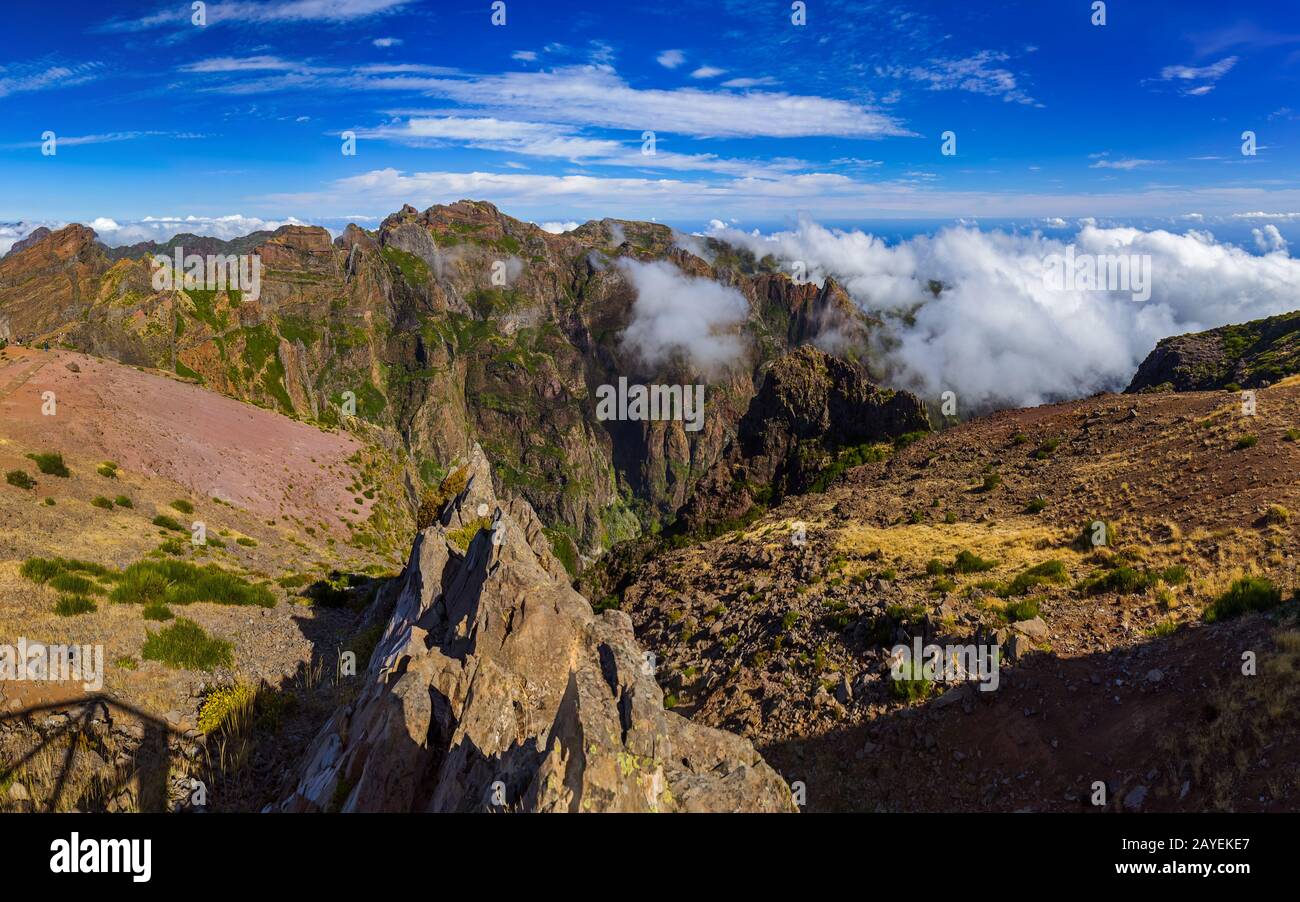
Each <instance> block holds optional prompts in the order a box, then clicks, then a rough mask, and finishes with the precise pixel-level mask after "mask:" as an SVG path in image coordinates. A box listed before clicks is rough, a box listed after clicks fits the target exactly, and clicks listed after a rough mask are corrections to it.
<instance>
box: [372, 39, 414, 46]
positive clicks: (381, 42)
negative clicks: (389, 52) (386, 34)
mask: <svg viewBox="0 0 1300 902" xmlns="http://www.w3.org/2000/svg"><path fill="white" fill-rule="evenodd" d="M370 43H372V44H374V45H375V46H376V47H400V46H401V45H402V44H403V43H405V42H404V41H403V40H402V39H401V38H375V39H374V40H373V41H371V42H370Z"/></svg>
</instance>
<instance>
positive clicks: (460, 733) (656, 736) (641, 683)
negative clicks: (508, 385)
mask: <svg viewBox="0 0 1300 902" xmlns="http://www.w3.org/2000/svg"><path fill="white" fill-rule="evenodd" d="M480 527H482V528H480ZM475 530H477V532H476V534H475V535H474V537H473V539H472V540H469V541H468V548H467V549H466V550H465V551H463V552H462V550H461V548H460V545H459V542H460V541H463V540H465V539H467V537H468V535H469V534H470V533H472V532H475ZM378 605H379V609H380V610H387V609H389V608H391V611H392V613H391V615H390V616H389V619H388V622H387V626H386V627H385V630H384V634H383V638H382V639H381V640H380V642H379V644H378V646H377V648H376V650H375V652H374V654H373V656H372V658H371V661H370V667H369V670H368V672H367V673H366V674H365V675H364V676H363V677H361V679H363V680H364V685H363V686H362V688H361V690H360V692H359V693H358V695H357V696H356V698H355V700H353V701H352V702H351V703H349V704H347V705H345V706H344V707H342V708H340V709H339V710H338V711H337V712H336V713H335V714H334V715H333V717H332V718H331V719H330V721H329V722H328V723H327V724H326V726H325V727H324V728H323V729H322V730H321V732H320V733H319V735H318V736H317V738H316V739H315V741H314V742H313V744H312V746H311V748H310V750H309V752H308V754H307V756H306V758H305V761H306V763H305V765H304V767H303V769H302V771H301V774H300V775H299V778H298V781H297V785H296V786H295V787H294V788H293V790H292V791H291V792H289V793H288V795H287V797H286V798H285V799H284V800H283V802H282V803H281V804H280V806H279V807H280V809H281V810H284V811H321V810H326V811H333V810H337V811H572V812H580V811H772V812H775V811H792V810H794V807H793V804H792V801H791V794H790V789H789V787H788V786H787V785H786V784H785V782H784V781H783V780H782V779H781V777H780V776H778V775H777V773H776V772H775V771H773V770H772V769H771V768H770V767H769V766H768V765H767V764H766V763H764V761H763V760H762V758H761V757H760V756H759V754H758V753H757V752H756V751H755V749H754V747H753V745H752V744H750V742H749V741H747V740H744V739H741V738H739V737H737V736H734V735H732V734H729V733H725V732H722V731H720V730H716V729H712V728H709V727H705V726H701V725H697V724H692V723H691V722H689V721H687V720H686V719H685V718H683V717H680V716H679V715H676V714H674V713H672V712H670V711H665V710H664V707H663V695H662V692H661V691H660V689H659V687H658V686H657V685H656V683H655V681H654V678H653V676H652V674H653V670H654V669H653V667H652V666H651V665H650V664H649V663H648V662H647V658H646V656H645V655H644V654H643V652H642V650H641V648H640V646H639V645H638V644H637V642H636V640H635V638H634V637H633V634H632V623H631V620H630V619H629V618H628V616H627V615H626V614H623V613H621V612H618V611H606V612H604V613H602V614H600V615H596V614H593V613H592V610H591V607H590V605H589V604H588V603H587V601H586V600H585V599H584V598H583V597H582V596H581V595H579V594H577V593H576V592H574V591H573V590H572V589H571V588H570V587H569V584H568V581H567V578H566V575H565V572H564V569H563V567H562V566H561V565H560V564H559V562H558V561H557V560H556V559H555V557H554V556H553V555H552V554H551V552H550V551H549V549H548V547H547V542H546V539H545V537H544V536H543V534H542V525H541V523H540V521H539V520H538V518H537V516H536V514H535V513H534V512H533V510H532V508H531V506H530V505H529V504H528V503H527V502H526V501H523V500H521V499H510V500H508V501H504V502H502V501H499V500H498V499H497V497H496V495H495V493H494V491H493V489H492V480H491V472H490V470H489V467H488V464H487V461H486V459H485V457H484V456H483V454H482V451H481V450H480V449H479V448H478V447H477V446H475V448H474V449H473V450H472V453H471V460H470V477H469V482H468V485H467V486H466V488H465V490H464V491H463V492H462V493H461V494H460V495H459V496H458V497H457V498H455V499H453V500H452V501H451V502H449V503H448V505H447V507H446V508H445V509H444V511H443V514H442V517H441V520H440V522H438V523H435V524H434V525H432V526H430V527H429V528H427V529H425V530H424V531H423V532H422V533H420V535H419V536H418V537H417V538H416V541H415V545H414V548H413V550H412V552H411V558H410V562H409V564H408V565H407V567H406V569H405V571H404V572H403V573H402V575H401V576H400V577H399V578H398V579H397V580H395V581H394V582H393V583H392V585H391V588H390V589H389V590H388V591H387V592H386V593H385V595H384V596H381V598H380V600H379V602H378Z"/></svg>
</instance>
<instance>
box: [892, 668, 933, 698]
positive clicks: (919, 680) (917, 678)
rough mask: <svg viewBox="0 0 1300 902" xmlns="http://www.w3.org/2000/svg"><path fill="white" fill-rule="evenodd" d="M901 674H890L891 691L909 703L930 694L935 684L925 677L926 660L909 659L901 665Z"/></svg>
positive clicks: (896, 696)
mask: <svg viewBox="0 0 1300 902" xmlns="http://www.w3.org/2000/svg"><path fill="white" fill-rule="evenodd" d="M900 670H901V673H902V675H901V676H894V674H893V673H891V674H890V681H889V691H890V692H891V693H893V695H894V697H895V698H899V699H902V700H903V701H905V702H908V703H909V704H910V703H912V702H917V701H921V700H922V699H924V698H925V697H926V696H927V695H929V694H930V690H931V689H932V688H933V687H934V684H933V683H931V682H930V681H929V680H927V679H926V678H925V662H924V661H908V662H907V663H905V664H902V665H901V667H900Z"/></svg>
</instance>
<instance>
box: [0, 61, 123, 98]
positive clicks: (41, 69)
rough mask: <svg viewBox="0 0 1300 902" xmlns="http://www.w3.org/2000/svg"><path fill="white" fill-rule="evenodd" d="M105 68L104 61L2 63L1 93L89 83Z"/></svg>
mask: <svg viewBox="0 0 1300 902" xmlns="http://www.w3.org/2000/svg"><path fill="white" fill-rule="evenodd" d="M103 70H104V67H103V65H102V64H101V63H77V64H74V65H71V66H57V65H48V64H44V63H18V64H13V65H10V66H0V97H7V96H9V95H10V94H22V93H26V92H30V91H47V90H50V89H53V88H68V87H72V86H73V85H80V84H85V83H86V82H88V81H93V80H95V79H96V78H99V77H100V75H101V74H102V73H103Z"/></svg>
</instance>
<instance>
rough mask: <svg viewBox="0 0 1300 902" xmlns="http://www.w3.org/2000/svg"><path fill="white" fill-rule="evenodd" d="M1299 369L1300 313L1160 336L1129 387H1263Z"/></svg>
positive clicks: (1154, 389)
mask: <svg viewBox="0 0 1300 902" xmlns="http://www.w3.org/2000/svg"><path fill="white" fill-rule="evenodd" d="M1297 372H1300V313H1284V314H1282V315H1280V316H1270V317H1268V318H1266V319H1257V320H1253V321H1251V322H1248V323H1242V324H1240V325H1231V326H1222V327H1220V328H1218V329H1210V330H1208V331H1206V332H1193V333H1189V334H1187V335H1175V336H1172V337H1171V338H1165V339H1161V341H1160V342H1159V343H1158V344H1157V345H1156V347H1155V350H1153V351H1152V352H1151V353H1150V354H1148V355H1147V358H1146V359H1145V360H1143V361H1142V365H1141V366H1140V367H1138V371H1137V373H1136V374H1135V375H1134V376H1133V381H1132V382H1131V383H1130V384H1129V387H1128V388H1127V389H1126V391H1127V392H1129V393H1134V392H1157V391H1213V390H1216V389H1222V388H1228V387H1231V386H1240V387H1241V388H1259V387H1261V386H1265V385H1271V384H1272V383H1274V382H1277V381H1278V380H1279V379H1283V378H1285V377H1287V376H1290V375H1294V374H1295V373H1297Z"/></svg>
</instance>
